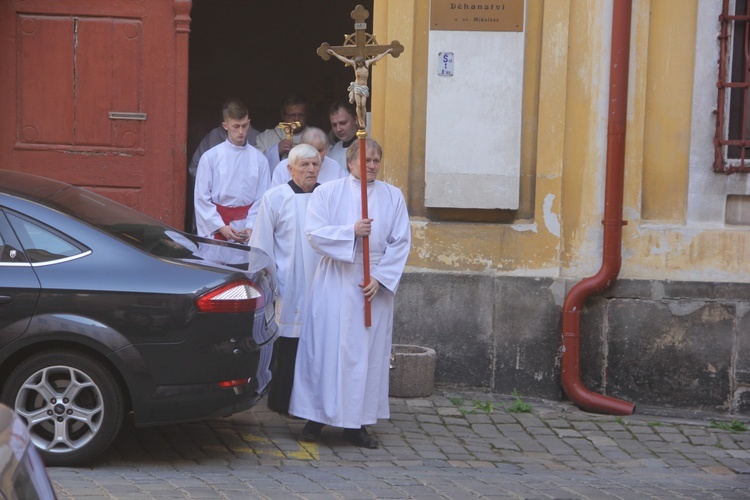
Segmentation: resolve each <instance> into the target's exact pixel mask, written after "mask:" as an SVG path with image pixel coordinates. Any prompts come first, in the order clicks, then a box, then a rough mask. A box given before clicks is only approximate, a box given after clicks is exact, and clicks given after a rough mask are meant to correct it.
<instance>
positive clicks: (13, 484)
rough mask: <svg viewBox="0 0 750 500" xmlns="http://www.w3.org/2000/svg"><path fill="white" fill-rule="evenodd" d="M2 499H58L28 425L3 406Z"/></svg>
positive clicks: (0, 448)
mask: <svg viewBox="0 0 750 500" xmlns="http://www.w3.org/2000/svg"><path fill="white" fill-rule="evenodd" d="M0 498H3V499H6V498H8V499H10V498H20V499H23V500H34V499H43V500H49V499H54V498H57V495H56V494H55V490H54V488H53V487H52V483H51V482H50V480H49V476H47V470H46V469H45V468H44V464H43V463H42V459H41V458H40V457H39V454H38V453H37V449H36V447H34V445H33V444H32V442H31V436H30V435H29V431H28V430H27V429H26V424H25V423H24V422H23V420H21V419H20V418H19V417H18V416H16V415H15V414H14V413H13V410H11V409H10V408H8V407H7V406H5V405H2V404H0Z"/></svg>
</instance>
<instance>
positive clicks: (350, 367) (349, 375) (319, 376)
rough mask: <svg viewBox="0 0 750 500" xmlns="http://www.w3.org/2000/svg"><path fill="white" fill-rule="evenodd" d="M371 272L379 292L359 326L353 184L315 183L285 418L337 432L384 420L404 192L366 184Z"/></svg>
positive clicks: (402, 251)
mask: <svg viewBox="0 0 750 500" xmlns="http://www.w3.org/2000/svg"><path fill="white" fill-rule="evenodd" d="M367 192H368V215H369V216H370V218H372V219H373V222H372V233H371V234H370V238H369V242H370V274H371V275H372V276H373V277H374V278H375V279H377V280H378V281H379V282H380V284H381V286H380V290H379V291H378V293H377V294H376V295H375V297H374V299H373V300H372V302H371V303H370V304H371V307H372V326H371V327H369V328H366V327H365V324H364V302H365V300H364V296H363V295H362V289H361V288H360V287H359V286H358V285H359V284H360V283H362V282H363V269H362V239H361V238H355V236H354V223H355V222H356V221H358V220H359V219H361V218H362V215H361V201H360V183H359V180H358V179H355V178H354V177H353V176H349V177H346V178H344V179H339V180H336V181H332V182H328V183H326V184H321V185H320V186H319V187H318V188H317V189H316V190H315V191H314V192H313V195H312V197H311V198H310V203H309V205H308V209H307V220H306V222H305V232H306V233H307V236H308V238H309V240H310V243H311V245H312V246H313V248H314V249H315V250H316V251H317V252H319V253H320V254H322V255H323V258H322V259H321V260H320V264H318V269H317V270H316V272H315V277H314V278H313V284H312V288H311V290H310V297H309V299H308V304H307V312H306V313H305V319H304V321H303V324H302V334H301V336H300V341H299V348H298V350H297V362H296V365H297V369H296V372H295V377H294V388H293V391H292V400H291V405H290V407H289V412H290V413H291V414H292V415H296V416H298V417H302V418H306V419H309V420H314V421H316V422H321V423H324V424H328V425H333V426H336V427H345V428H350V429H358V428H359V427H360V426H362V425H369V424H374V423H375V422H376V421H377V419H379V418H389V417H390V409H389V407H388V377H389V362H390V353H391V336H392V332H393V299H394V294H395V293H396V289H397V288H398V283H399V280H400V279H401V274H402V272H403V270H404V266H405V265H406V259H407V257H408V255H409V249H410V246H411V233H410V229H409V214H408V213H407V210H406V203H405V201H404V197H403V194H402V193H401V191H400V190H399V189H397V188H396V187H394V186H391V185H389V184H386V183H384V182H380V181H375V182H373V183H368V186H367Z"/></svg>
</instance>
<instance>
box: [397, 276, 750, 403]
mask: <svg viewBox="0 0 750 500" xmlns="http://www.w3.org/2000/svg"><path fill="white" fill-rule="evenodd" d="M578 281H580V280H569V279H565V278H524V277H505V276H488V275H470V274H460V273H439V272H433V271H430V272H422V271H419V270H411V269H410V270H409V271H408V272H407V273H405V274H404V277H403V278H402V280H401V284H400V287H399V291H398V294H397V296H396V311H395V319H394V330H393V334H394V338H393V342H394V343H397V344H415V345H421V346H426V347H431V348H433V349H435V351H436V352H437V358H436V368H435V382H436V383H444V384H454V385H461V386H466V387H476V388H485V389H489V390H491V391H492V392H495V393H499V394H510V393H512V392H513V391H514V390H516V391H518V392H519V393H520V394H522V395H526V396H535V397H542V398H547V399H558V400H559V399H563V398H564V395H563V394H562V390H561V385H560V317H561V309H562V303H563V300H564V298H565V294H566V292H567V290H569V289H570V288H571V287H572V286H573V285H575V283H577V282H578ZM749 310H750V284H744V283H704V282H670V281H648V280H622V279H621V280H618V281H617V282H616V283H615V284H614V286H612V287H611V288H610V289H608V290H606V291H604V292H603V293H601V294H599V295H596V296H594V297H592V298H591V299H590V300H589V301H588V302H587V303H586V306H585V308H584V310H583V313H582V315H581V379H582V381H583V383H584V386H585V387H586V388H587V389H589V390H591V391H594V392H599V393H602V394H606V395H608V396H612V397H615V398H618V399H623V400H626V401H631V402H633V403H636V405H645V406H657V407H673V408H683V409H695V410H707V411H719V412H726V413H731V414H750V314H748V311H749Z"/></svg>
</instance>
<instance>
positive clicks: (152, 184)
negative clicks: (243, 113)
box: [0, 0, 191, 227]
mask: <svg viewBox="0 0 750 500" xmlns="http://www.w3.org/2000/svg"><path fill="white" fill-rule="evenodd" d="M190 5H191V4H190V1H189V0H118V1H117V2H103V1H101V0H0V33H2V34H3V37H0V67H1V68H2V71H0V109H2V110H3V112H4V114H5V117H6V118H5V119H4V120H0V168H4V169H15V170H23V171H27V172H31V173H36V174H40V175H45V176H48V177H53V178H56V179H60V180H62V181H65V182H70V183H72V184H76V185H79V186H84V187H87V188H89V189H92V190H94V191H96V192H99V193H102V194H104V195H105V196H108V197H110V198H112V199H115V200H117V201H120V202H122V203H125V204H126V205H128V206H131V207H133V208H136V209H138V210H141V211H143V212H145V213H147V214H149V215H151V216H153V217H156V218H158V219H160V220H162V221H164V222H167V223H170V224H173V225H175V226H178V227H181V226H182V221H183V214H184V200H185V195H184V192H183V190H184V185H185V172H186V168H185V164H186V158H185V140H186V121H187V115H186V111H185V109H182V108H184V107H185V106H186V103H187V69H186V68H187V33H188V31H189V30H188V26H189V22H190V17H189V12H190ZM178 72H179V73H178ZM113 112H116V113H124V114H125V115H124V119H123V117H120V118H117V117H113V116H112V115H111V113H113ZM128 118H135V119H128Z"/></svg>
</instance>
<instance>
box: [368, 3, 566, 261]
mask: <svg viewBox="0 0 750 500" xmlns="http://www.w3.org/2000/svg"><path fill="white" fill-rule="evenodd" d="M567 4H568V2H567V1H560V2H547V3H546V4H545V2H543V1H542V0H529V1H528V5H527V18H528V20H527V41H526V60H527V62H528V61H529V60H531V61H532V62H533V63H532V64H527V65H526V66H525V68H524V120H523V125H522V126H523V127H524V137H523V139H522V152H521V157H522V161H524V162H533V161H534V160H535V158H537V156H538V155H539V153H538V151H536V148H537V147H538V144H537V143H536V142H535V138H536V137H537V129H538V125H537V123H538V118H537V111H536V110H537V109H538V108H540V107H541V104H540V102H541V99H540V96H542V95H544V93H542V92H539V90H538V89H539V85H540V84H541V82H543V81H544V79H543V78H542V77H541V75H540V71H541V68H547V69H545V71H549V70H551V71H556V72H558V74H564V72H565V69H564V68H565V65H564V60H561V58H560V53H559V52H560V47H558V46H557V43H556V41H554V40H553V41H552V43H550V41H549V40H543V38H544V37H543V36H542V33H541V30H542V24H543V23H542V20H543V10H552V11H553V12H554V13H555V14H557V10H558V7H555V5H560V6H563V7H565V6H567ZM374 11H375V17H374V33H375V34H376V36H377V39H378V42H379V43H386V42H388V41H390V40H392V39H398V40H399V41H400V42H401V43H402V44H403V45H404V46H405V47H406V51H405V52H410V53H411V54H412V55H411V60H410V61H409V62H408V64H407V60H408V59H402V58H404V55H402V56H401V57H399V58H398V59H395V60H390V61H388V63H387V64H385V65H382V66H381V65H380V64H381V63H378V65H377V66H376V68H375V70H374V71H373V83H372V86H373V97H372V106H373V108H372V111H373V118H372V135H373V137H376V138H378V137H382V138H383V139H382V141H381V142H382V144H383V149H384V156H385V161H384V166H383V174H382V175H381V178H383V179H384V180H386V181H388V182H392V183H394V184H396V185H398V186H399V187H401V188H402V189H404V193H405V195H406V196H407V201H408V203H409V206H410V207H414V206H415V204H418V205H420V206H421V204H422V203H423V199H424V187H423V186H422V185H414V184H417V183H416V182H410V181H413V180H415V179H416V180H417V181H419V180H421V181H422V182H423V179H424V177H423V175H422V176H420V175H416V174H415V172H417V171H421V172H423V171H424V162H425V159H424V158H425V156H424V130H425V127H426V123H425V116H426V92H427V75H426V69H427V57H428V56H429V54H428V27H429V2H428V1H426V0H412V1H410V0H375V4H374ZM562 12H563V14H562V16H563V17H564V16H565V15H566V14H565V12H567V9H566V8H563V9H562ZM562 24H563V25H564V23H562ZM559 29H560V26H558V31H556V32H555V34H556V35H557V34H559ZM563 29H564V28H563ZM545 44H546V45H545ZM563 46H564V43H563ZM381 62H382V61H381ZM397 66H398V67H397ZM392 80H393V81H392ZM407 86H410V91H409V92H407V91H406V90H407V89H406V87H407ZM555 88H556V85H552V86H550V90H551V91H552V92H553V93H556V91H555V90H554V89H555ZM553 102H554V103H555V104H552V103H553ZM548 103H549V104H550V107H549V108H546V109H549V111H550V112H554V106H559V105H560V104H561V103H562V104H563V107H564V98H563V97H562V96H561V95H560V94H557V95H556V96H555V97H553V98H552V100H551V101H548ZM529 110H532V112H531V113H529V112H528V111H529ZM540 130H541V129H540ZM563 132H564V131H563V130H562V128H558V130H557V133H555V134H553V137H552V138H551V139H552V141H551V147H553V148H554V147H555V144H557V145H558V146H559V144H561V143H562V139H561V138H560V135H559V134H562V133H563ZM540 142H541V140H540ZM545 144H546V142H545ZM555 157H556V156H555V153H554V152H549V153H546V156H545V159H546V160H549V164H545V165H543V166H542V167H541V172H542V175H541V176H539V175H537V177H536V179H535V191H534V205H533V206H534V218H533V220H519V221H517V223H516V224H489V223H473V224H469V223H453V222H434V221H430V220H428V219H426V218H423V217H412V234H413V243H412V252H411V256H410V259H409V265H411V266H417V267H424V268H430V269H436V270H451V271H474V272H484V271H490V272H503V273H511V274H534V275H556V274H557V272H558V267H559V237H558V235H559V215H558V212H559V210H560V205H559V203H560V177H559V175H560V169H561V165H560V162H559V160H555ZM537 165H538V163H537ZM537 165H534V166H529V169H528V170H530V171H534V170H536V168H537ZM532 167H533V168H532ZM545 203H546V207H547V208H546V214H545Z"/></svg>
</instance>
